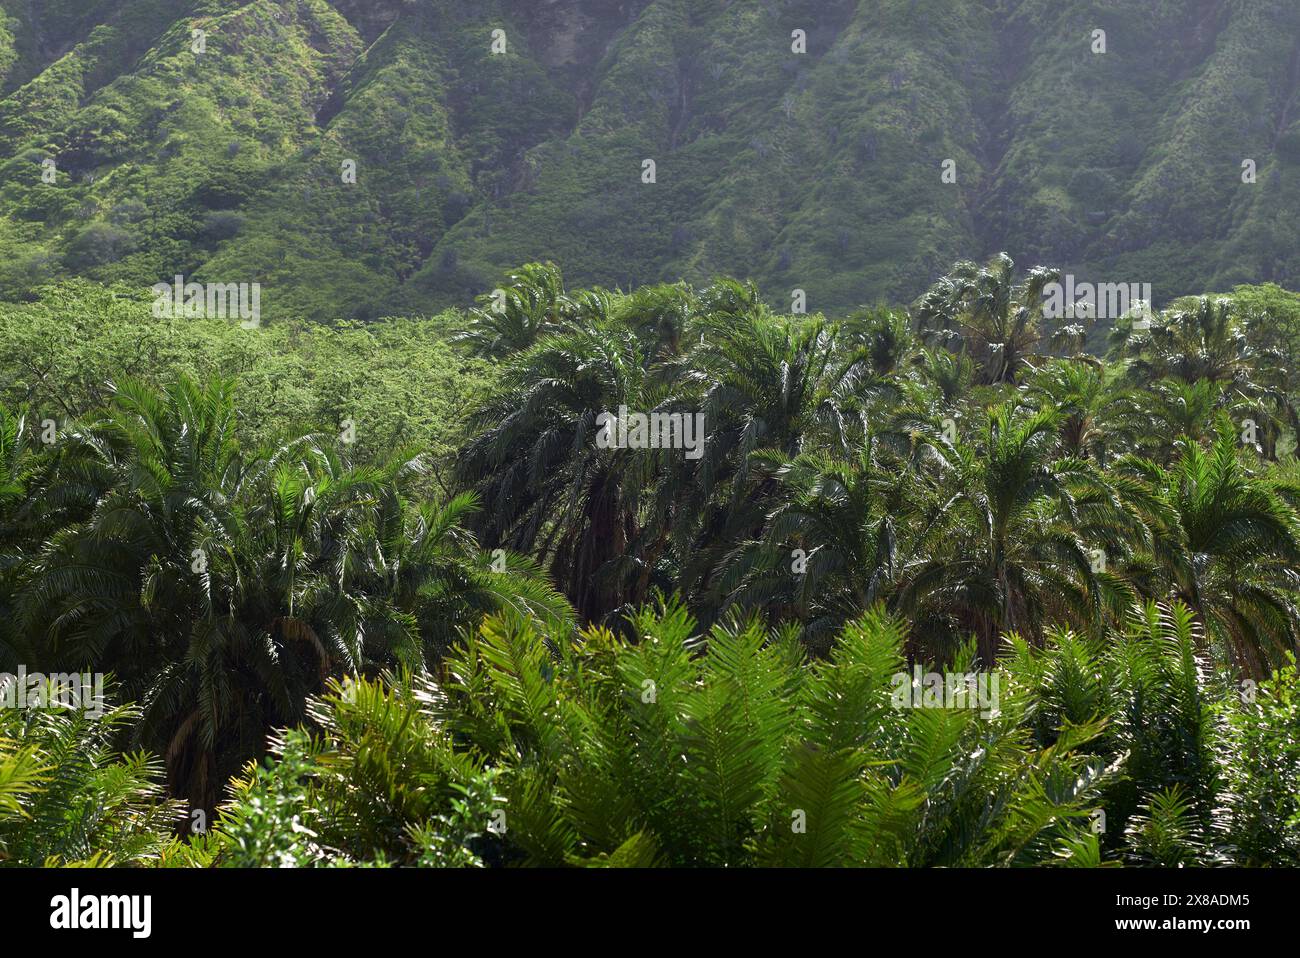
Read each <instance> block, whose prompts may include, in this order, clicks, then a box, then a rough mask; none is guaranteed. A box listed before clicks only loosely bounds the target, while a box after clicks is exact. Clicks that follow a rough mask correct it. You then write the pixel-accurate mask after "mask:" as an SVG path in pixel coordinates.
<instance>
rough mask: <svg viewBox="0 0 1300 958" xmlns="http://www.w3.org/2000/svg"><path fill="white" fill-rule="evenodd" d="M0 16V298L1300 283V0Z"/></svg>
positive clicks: (310, 8) (827, 297) (43, 6)
mask: <svg viewBox="0 0 1300 958" xmlns="http://www.w3.org/2000/svg"><path fill="white" fill-rule="evenodd" d="M0 13H2V14H3V16H2V17H0V157H3V160H0V296H6V297H21V296H22V295H24V294H25V293H26V291H27V290H28V289H30V288H31V286H32V285H33V284H35V283H39V282H42V281H46V280H48V279H51V278H58V277H62V276H67V275H82V276H87V277H89V278H92V279H97V280H103V281H112V280H124V281H127V282H130V283H133V284H139V285H152V284H154V283H156V282H159V281H160V280H170V279H171V277H173V276H174V275H176V274H183V275H185V276H187V277H194V278H196V279H199V280H211V281H215V282H254V281H256V282H260V283H262V285H263V310H264V311H265V312H266V313H267V314H268V315H269V314H273V313H275V312H277V311H292V312H300V313H306V314H308V315H312V316H318V317H321V318H325V317H332V316H351V317H360V318H365V317H370V316H376V315H380V314H383V313H393V312H410V311H428V310H430V309H433V308H435V307H438V306H441V305H446V304H449V303H464V302H467V301H468V300H469V299H470V298H472V296H474V295H476V294H478V293H480V292H482V291H483V290H484V289H490V288H491V287H492V286H493V285H494V284H495V283H496V281H497V280H498V277H499V275H500V273H501V271H502V270H503V269H505V268H508V267H510V266H513V265H516V264H518V263H521V262H524V261H528V260H533V259H550V260H554V261H555V262H557V263H559V264H560V265H562V266H563V268H564V269H565V273H566V277H567V278H568V279H569V280H570V281H571V282H574V283H582V284H596V283H598V284H605V285H611V286H612V285H621V286H627V285H629V284H632V283H644V282H649V281H654V280H661V279H663V280H670V279H677V278H679V277H684V278H688V279H692V280H701V279H707V278H709V277H710V276H712V275H714V274H716V273H730V274H735V275H739V276H748V277H752V278H753V279H755V280H756V281H757V282H758V283H759V285H760V287H761V288H762V290H763V291H764V293H765V294H766V295H767V296H769V297H770V298H771V299H772V300H773V301H774V302H788V301H789V300H788V297H789V295H790V291H791V290H792V289H795V288H800V289H804V290H806V292H807V297H808V304H809V308H810V309H814V310H815V309H824V310H828V311H838V310H843V309H846V308H850V307H853V306H855V305H857V304H859V303H862V302H871V301H874V300H877V299H890V300H908V299H911V298H912V297H914V296H916V295H917V294H919V293H920V292H921V291H922V290H923V289H924V288H925V286H926V285H927V284H928V282H929V281H930V280H932V279H933V278H934V276H935V275H936V274H937V273H938V272H940V271H941V270H943V269H944V268H945V267H946V266H948V265H949V264H950V263H951V262H952V261H954V260H957V259H961V258H976V257H980V256H983V255H986V254H989V253H991V252H993V251H996V250H999V249H1006V250H1008V251H1010V252H1011V253H1012V255H1013V256H1014V257H1015V258H1016V259H1017V261H1018V262H1020V264H1021V265H1022V266H1027V265H1031V264H1033V263H1044V264H1050V265H1054V266H1060V267H1063V268H1065V269H1067V270H1071V271H1073V272H1075V273H1076V274H1078V275H1079V276H1081V277H1083V278H1090V279H1099V280H1103V281H1114V282H1149V283H1151V284H1152V286H1153V289H1154V292H1155V295H1156V298H1157V299H1158V300H1165V299H1168V298H1171V297H1173V296H1176V295H1180V294H1185V293H1189V292H1199V291H1202V290H1205V289H1209V288H1227V287H1230V286H1231V285H1233V284H1234V283H1237V282H1248V281H1262V280H1273V281H1277V282H1281V283H1291V284H1292V285H1294V283H1295V282H1296V281H1297V280H1300V242H1297V240H1298V239H1300V236H1298V235H1297V234H1298V233H1300V228H1298V227H1297V224H1298V223H1300V5H1297V4H1295V2H1294V0H1140V2H1134V0H1020V2H1016V0H873V2H865V0H863V2H854V0H731V2H728V0H410V2H407V0H256V2H239V0H0ZM494 31H501V32H500V33H494ZM1097 31H1104V35H1103V34H1099V33H1097ZM1102 43H1104V52H1103V50H1102V46H1101V44H1102ZM646 161H653V172H654V177H653V179H654V182H646V179H648V178H649V176H648V174H647V173H646V172H645V171H646V170H647V167H648V164H647V162H646ZM1248 161H1249V162H1248ZM51 164H52V165H51ZM350 169H355V177H354V179H355V182H352V179H353V177H352V176H351V175H350V174H349V170H350ZM945 171H947V175H945ZM1252 174H1253V175H1252ZM946 180H953V181H954V182H946ZM1243 180H1253V182H1245V181H1243Z"/></svg>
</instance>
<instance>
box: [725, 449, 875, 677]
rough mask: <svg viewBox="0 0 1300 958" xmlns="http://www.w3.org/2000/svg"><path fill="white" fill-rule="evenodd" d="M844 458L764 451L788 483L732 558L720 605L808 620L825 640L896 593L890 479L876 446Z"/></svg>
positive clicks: (806, 633) (809, 640)
mask: <svg viewBox="0 0 1300 958" xmlns="http://www.w3.org/2000/svg"><path fill="white" fill-rule="evenodd" d="M871 448H872V446H871V444H870V443H868V445H866V446H864V447H863V449H862V450H861V451H860V452H859V453H858V456H857V458H854V459H848V460H837V459H833V458H831V457H828V456H826V455H824V454H821V453H803V454H802V455H800V456H797V457H796V458H795V459H793V460H785V459H784V458H783V457H781V456H780V455H778V454H775V453H766V454H764V453H756V454H755V458H756V460H757V461H758V462H760V463H761V464H762V465H763V466H765V467H767V468H769V469H771V470H772V474H773V476H774V477H775V479H776V480H777V482H778V483H779V489H778V492H777V494H776V500H777V504H776V506H775V508H774V509H773V510H772V511H771V513H770V514H769V515H768V516H767V520H766V523H765V526H764V529H763V534H762V537H761V538H759V539H756V540H753V541H750V542H745V543H742V544H741V545H740V546H738V547H737V548H736V550H734V552H733V553H732V554H731V555H730V556H728V557H727V560H726V562H725V565H724V569H723V570H722V575H721V576H720V577H719V581H718V586H717V587H718V588H719V589H721V590H722V591H723V592H724V593H725V595H724V596H723V597H722V598H721V600H720V605H721V607H722V608H723V609H724V610H726V609H728V608H730V607H733V606H734V607H738V608H740V609H765V610H769V611H771V612H774V613H776V614H777V615H778V616H779V617H780V618H793V619H796V620H797V621H799V622H801V623H803V626H804V629H803V638H804V642H805V643H806V644H808V645H809V646H810V647H811V648H814V649H818V650H820V651H823V652H824V651H826V642H827V641H828V640H829V638H830V637H831V636H832V635H833V634H834V633H836V632H838V631H839V629H840V627H841V626H842V625H843V624H844V623H845V622H847V621H848V620H849V619H851V618H855V617H857V616H859V615H861V614H862V613H863V612H865V611H866V610H868V609H869V608H871V607H872V606H873V605H875V604H876V603H877V602H880V601H882V600H883V599H884V598H886V597H887V596H888V594H889V587H890V585H891V584H892V580H893V577H894V575H895V574H896V569H895V562H896V559H897V543H896V536H897V533H896V529H895V523H896V522H898V521H900V517H896V516H895V515H892V514H891V513H890V512H889V511H888V510H887V507H886V503H887V486H888V481H887V480H886V479H883V478H882V477H881V475H880V472H879V471H878V468H877V465H876V464H875V463H874V462H873V461H872V457H871V453H870V452H869V450H870V449H871Z"/></svg>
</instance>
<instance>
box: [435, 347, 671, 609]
mask: <svg viewBox="0 0 1300 958" xmlns="http://www.w3.org/2000/svg"><path fill="white" fill-rule="evenodd" d="M644 357H645V354H644V352H643V347H642V345H641V343H640V342H639V341H638V340H637V339H636V337H635V336H634V335H633V334H632V333H631V332H630V331H628V330H626V329H625V328H623V327H621V326H620V325H618V324H616V323H612V322H611V323H606V324H603V325H596V326H593V327H590V328H586V329H575V330H573V331H571V332H568V333H565V334H562V335H557V336H551V337H548V338H546V339H545V340H543V341H542V342H540V343H539V344H538V345H537V346H535V347H534V348H533V349H531V350H529V351H528V352H526V353H524V354H521V355H520V356H518V357H516V359H515V360H514V361H513V362H512V363H511V365H510V366H509V368H508V369H507V371H506V373H505V375H504V377H503V388H502V389H501V390H500V391H499V392H498V393H497V394H496V395H495V396H493V397H492V398H491V399H490V400H489V401H488V402H487V403H485V404H484V406H483V407H482V408H481V409H480V410H479V412H478V413H477V414H476V416H475V423H476V424H477V425H478V426H479V427H480V428H481V431H480V432H479V433H478V435H477V436H476V437H475V438H474V439H472V440H471V441H470V442H469V443H468V444H467V445H466V447H465V448H464V449H463V450H462V454H461V456H460V459H459V462H458V467H457V474H458V477H459V479H460V481H461V482H463V483H464V484H466V485H467V486H469V487H470V488H472V489H473V490H474V491H475V492H476V493H477V495H478V497H479V500H480V501H481V502H482V503H483V504H484V507H485V513H484V520H485V521H484V522H483V523H482V524H481V526H480V531H481V533H482V540H483V543H484V545H485V547H487V548H489V549H491V548H495V547H497V546H504V547H506V548H511V549H514V550H516V551H520V552H529V553H532V554H534V555H536V556H537V557H538V558H539V559H540V561H541V562H543V563H544V564H546V565H547V566H549V568H550V570H551V572H552V575H553V576H554V577H555V580H556V582H557V583H558V584H559V585H560V587H561V589H562V591H563V592H564V593H565V594H566V595H567V596H568V597H569V598H570V600H571V601H572V602H573V604H574V606H575V607H576V608H577V610H578V612H579V613H581V614H582V615H583V616H584V617H585V618H587V619H600V618H602V617H603V616H605V615H606V614H608V613H609V612H611V611H613V610H614V609H616V608H619V607H620V606H622V605H623V604H624V603H625V602H627V601H629V600H633V599H635V600H637V601H640V600H641V599H643V598H644V597H645V596H646V595H647V594H648V590H649V588H650V586H651V584H652V583H653V582H654V581H655V580H654V575H655V566H656V564H657V558H658V554H660V553H661V552H662V549H663V545H664V543H663V542H662V541H660V540H658V539H657V538H655V537H654V536H653V535H651V534H649V533H648V531H647V528H646V516H647V510H648V509H649V508H650V506H649V505H648V503H647V501H646V497H645V492H646V490H648V489H651V488H653V486H654V483H655V481H656V479H657V477H659V476H661V475H665V474H670V473H672V472H673V471H674V469H677V470H680V468H681V466H680V464H678V465H676V466H675V465H674V464H673V462H672V460H674V459H675V460H680V459H681V452H680V451H676V450H671V449H632V448H601V447H600V445H599V444H598V443H597V434H598V433H599V432H600V430H601V428H602V427H601V425H600V423H599V422H598V419H599V417H600V416H601V415H602V414H609V415H615V416H617V415H619V411H620V409H627V410H630V411H632V412H643V413H650V412H654V411H660V412H668V411H672V410H674V409H677V410H678V411H680V406H679V404H678V403H677V402H676V400H675V398H674V396H673V394H672V393H671V392H670V391H668V390H667V389H665V388H663V387H661V386H659V385H657V384H656V383H655V382H654V380H653V378H652V376H651V374H650V373H649V372H648V370H647V368H646V363H645V358H644ZM688 411H689V410H688ZM665 503H666V500H665Z"/></svg>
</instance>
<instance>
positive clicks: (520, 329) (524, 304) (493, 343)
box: [453, 263, 604, 359]
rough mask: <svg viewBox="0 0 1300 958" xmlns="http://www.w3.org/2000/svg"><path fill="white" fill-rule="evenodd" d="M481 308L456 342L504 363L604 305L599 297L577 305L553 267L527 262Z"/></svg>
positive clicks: (474, 311) (473, 312)
mask: <svg viewBox="0 0 1300 958" xmlns="http://www.w3.org/2000/svg"><path fill="white" fill-rule="evenodd" d="M479 302H480V303H481V304H482V305H481V306H478V307H476V308H474V309H471V310H470V313H469V326H468V328H467V329H466V330H465V331H464V332H462V333H459V334H457V335H456V336H455V337H453V340H454V341H456V342H463V343H466V344H467V345H468V346H469V349H470V351H471V352H472V353H473V354H475V355H477V356H484V357H488V358H493V359H500V358H503V357H505V356H509V355H511V354H512V353H517V352H522V351H523V350H526V349H528V348H529V347H530V346H532V345H533V344H534V343H536V342H537V341H538V340H539V339H541V338H542V337H543V336H546V335H548V334H550V333H554V332H558V331H560V330H561V329H563V328H564V327H565V326H566V325H567V324H568V322H569V320H570V319H571V318H573V316H574V314H575V313H576V312H578V311H579V310H580V309H582V308H584V307H585V309H584V311H585V312H590V311H591V309H592V307H594V306H602V305H604V304H602V302H601V300H600V299H599V298H596V299H592V298H591V297H588V298H587V299H586V300H585V301H584V303H583V304H578V303H575V302H574V301H573V300H571V299H570V298H569V297H568V296H566V295H565V292H564V281H563V279H562V277H561V275H560V270H559V268H558V267H557V266H556V265H555V264H554V263H547V264H546V265H542V264H540V263H527V264H525V265H524V266H521V267H520V268H519V269H518V270H517V271H516V272H514V273H511V274H510V275H509V276H507V277H506V280H505V282H504V284H503V285H502V286H501V287H500V288H499V289H497V290H494V291H493V292H492V293H488V294H486V295H483V296H480V297H479Z"/></svg>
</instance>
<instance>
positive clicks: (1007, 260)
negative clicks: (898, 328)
mask: <svg viewBox="0 0 1300 958" xmlns="http://www.w3.org/2000/svg"><path fill="white" fill-rule="evenodd" d="M1057 278H1058V277H1057V273H1056V272H1055V271H1053V270H1048V269H1044V268H1042V267H1035V268H1034V269H1032V270H1030V271H1029V276H1028V277H1027V278H1026V279H1025V281H1024V282H1023V283H1021V284H1020V285H1016V283H1015V263H1014V262H1013V261H1012V259H1011V257H1010V256H1008V255H1007V254H1006V253H999V254H998V255H997V256H996V257H994V259H993V260H992V262H990V263H989V264H988V265H987V266H984V267H980V266H977V265H976V264H974V263H970V262H961V263H958V264H956V265H955V266H954V267H953V268H952V270H951V272H950V273H949V274H948V275H947V276H944V277H943V278H942V279H940V280H939V281H938V282H937V283H935V285H934V286H932V287H931V288H930V290H929V291H928V292H927V293H926V294H925V296H924V297H922V299H921V301H920V303H919V304H918V306H917V311H916V315H917V321H918V323H919V326H920V330H921V335H922V337H923V338H924V339H926V340H927V341H933V340H935V338H936V337H942V336H943V334H944V333H952V332H955V333H957V334H958V335H959V336H960V339H961V342H962V343H963V345H964V348H965V349H966V350H967V351H968V352H969V353H970V355H971V356H972V357H974V359H975V360H976V362H978V363H979V365H980V371H981V373H980V379H981V381H982V382H984V383H1007V382H1014V381H1015V379H1016V377H1017V376H1018V375H1019V373H1020V370H1021V369H1022V367H1023V366H1024V364H1025V363H1026V361H1027V360H1028V359H1029V358H1030V355H1031V353H1032V351H1033V349H1034V347H1035V345H1036V344H1037V343H1038V339H1039V324H1038V320H1039V318H1040V317H1041V316H1042V313H1043V290H1044V288H1045V287H1046V286H1047V285H1048V284H1049V283H1051V282H1054V281H1055V280H1056V279H1057Z"/></svg>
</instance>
